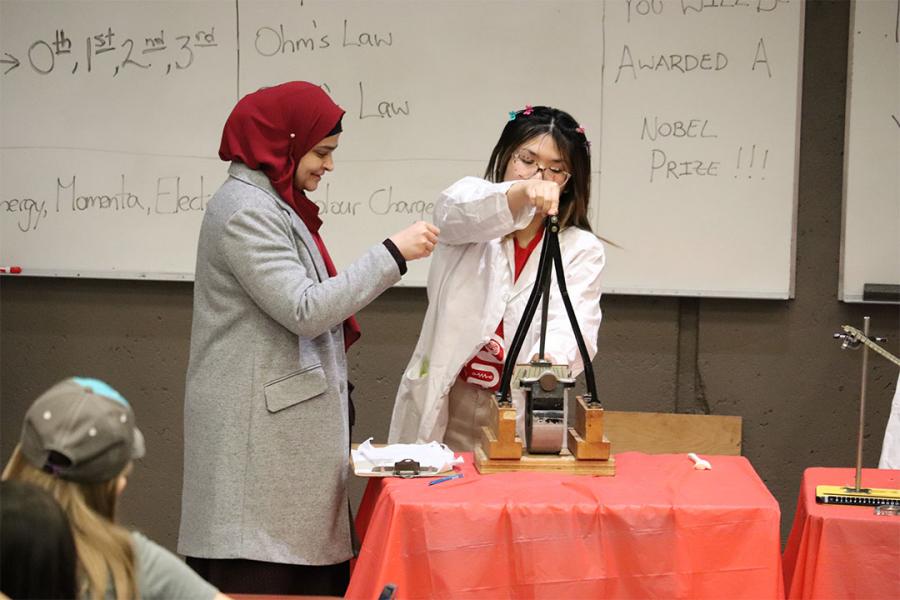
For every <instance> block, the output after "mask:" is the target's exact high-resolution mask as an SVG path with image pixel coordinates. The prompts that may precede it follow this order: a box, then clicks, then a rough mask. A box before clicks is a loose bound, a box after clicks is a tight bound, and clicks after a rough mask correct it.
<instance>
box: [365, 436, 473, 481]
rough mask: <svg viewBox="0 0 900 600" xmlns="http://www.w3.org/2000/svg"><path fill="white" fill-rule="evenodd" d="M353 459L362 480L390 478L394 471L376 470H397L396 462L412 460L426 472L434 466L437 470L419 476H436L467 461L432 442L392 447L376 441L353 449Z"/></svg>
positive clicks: (369, 440)
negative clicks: (378, 469) (378, 443)
mask: <svg viewBox="0 0 900 600" xmlns="http://www.w3.org/2000/svg"><path fill="white" fill-rule="evenodd" d="M350 454H351V456H352V458H353V472H354V473H355V474H356V475H360V476H362V477H379V476H380V477H390V476H392V475H393V474H394V473H393V472H392V471H373V469H374V468H375V467H381V466H388V467H393V466H394V463H397V462H399V461H401V460H406V459H411V460H414V461H416V462H417V463H419V467H420V468H422V469H424V468H426V467H432V468H434V469H435V470H433V471H429V472H425V473H420V474H419V475H416V477H434V476H436V475H440V474H443V473H445V472H448V471H450V470H451V469H452V468H453V465H461V464H462V463H463V459H462V457H461V456H456V455H455V454H453V451H452V450H450V448H448V447H447V446H445V445H444V444H440V443H438V442H429V443H427V444H388V445H386V446H378V447H376V446H373V445H372V438H369V439H367V440H366V441H365V442H363V443H362V444H360V445H359V446H358V447H357V448H356V449H355V450H351V451H350Z"/></svg>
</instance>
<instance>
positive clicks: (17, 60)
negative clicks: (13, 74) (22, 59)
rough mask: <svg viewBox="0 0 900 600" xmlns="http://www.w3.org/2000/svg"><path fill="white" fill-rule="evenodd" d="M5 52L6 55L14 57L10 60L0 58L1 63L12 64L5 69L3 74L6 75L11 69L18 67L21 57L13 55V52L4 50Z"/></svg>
mask: <svg viewBox="0 0 900 600" xmlns="http://www.w3.org/2000/svg"><path fill="white" fill-rule="evenodd" d="M3 54H5V55H6V56H8V57H9V58H11V59H12V60H9V59H7V58H0V64H5V65H12V66H11V67H9V68H8V69H6V70H5V71H3V74H4V75H6V74H7V73H9V72H10V71H12V70H13V69H15V68H16V67H18V66H19V64H20V63H19V59H18V58H16V57H15V56H13V55H12V54H10V53H9V52H4V53H3Z"/></svg>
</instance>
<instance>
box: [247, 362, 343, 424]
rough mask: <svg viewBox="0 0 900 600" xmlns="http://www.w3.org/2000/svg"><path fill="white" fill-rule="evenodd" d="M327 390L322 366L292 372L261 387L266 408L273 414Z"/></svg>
mask: <svg viewBox="0 0 900 600" xmlns="http://www.w3.org/2000/svg"><path fill="white" fill-rule="evenodd" d="M327 389H328V382H327V381H326V380H325V371H324V369H322V365H314V366H312V367H306V368H304V369H301V370H299V371H294V372H293V373H289V374H288V375H285V376H283V377H279V378H278V379H274V380H272V381H269V382H268V383H266V384H264V385H263V392H264V393H265V396H266V408H267V409H269V412H273V413H274V412H278V411H280V410H284V409H285V408H288V407H291V406H293V405H295V404H299V403H300V402H304V401H306V400H309V399H310V398H315V397H316V396H319V395H321V394H323V393H325V390H327Z"/></svg>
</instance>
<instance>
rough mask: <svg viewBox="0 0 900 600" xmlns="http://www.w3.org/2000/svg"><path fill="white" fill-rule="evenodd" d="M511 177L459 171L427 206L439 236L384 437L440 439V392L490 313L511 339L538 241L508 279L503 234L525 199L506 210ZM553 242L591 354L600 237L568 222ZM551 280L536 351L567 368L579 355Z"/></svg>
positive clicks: (527, 345) (534, 332)
mask: <svg viewBox="0 0 900 600" xmlns="http://www.w3.org/2000/svg"><path fill="white" fill-rule="evenodd" d="M512 184H513V182H511V181H507V182H503V183H490V182H488V181H485V180H483V179H478V178H476V177H466V178H464V179H461V180H460V181H458V182H456V183H455V184H453V185H452V186H450V187H449V188H448V189H446V190H444V192H442V193H441V197H440V199H439V201H438V202H437V204H436V205H435V209H434V223H435V225H437V226H438V227H439V228H440V230H441V234H440V238H439V243H438V245H437V248H436V249H435V252H434V255H433V257H432V262H431V270H430V271H429V274H428V301H429V303H428V310H427V311H426V313H425V320H424V322H423V323H422V331H421V333H420V334H419V341H418V343H417V344H416V349H415V351H414V352H413V356H412V359H411V360H410V362H409V365H408V366H407V368H406V371H405V372H404V373H403V378H402V380H401V382H400V388H399V389H398V391H397V398H396V401H395V403H394V412H393V416H392V418H391V428H390V433H389V435H388V441H389V442H390V443H397V442H407V443H410V442H429V441H432V440H436V441H441V440H442V439H443V437H444V431H445V430H446V428H447V418H448V401H447V398H448V393H449V390H450V387H451V386H452V385H453V382H454V380H455V379H456V377H457V376H458V374H459V372H460V370H461V369H462V367H463V366H464V365H465V364H466V363H467V362H468V361H469V360H470V359H471V358H472V357H473V356H475V354H476V353H477V352H478V351H479V350H481V348H482V346H483V345H484V344H485V342H487V341H488V339H489V338H490V336H491V334H492V333H494V331H495V330H496V329H497V325H498V324H499V323H500V319H503V332H504V338H505V340H504V341H505V343H506V345H507V346H508V344H509V343H510V342H511V341H512V337H513V335H514V334H515V332H516V329H517V328H518V325H519V319H520V318H521V316H522V313H523V312H524V309H525V305H526V304H527V302H528V296H529V294H530V293H531V290H532V288H533V286H534V280H535V277H536V275H537V267H538V261H539V258H540V249H541V247H542V244H543V240H541V242H540V243H539V244H538V246H537V248H535V250H534V252H532V254H531V256H530V257H529V259H528V262H527V263H526V264H525V267H524V269H523V270H522V273H521V274H520V276H519V279H518V280H517V281H516V282H515V283H513V279H514V269H515V259H514V246H513V244H514V243H515V240H514V239H513V237H512V236H508V235H507V234H510V233H512V232H514V231H517V230H519V229H524V228H525V227H526V226H527V225H528V224H529V223H530V222H531V220H532V219H533V217H534V207H532V206H528V207H525V208H523V209H522V210H521V211H520V214H517V215H513V214H512V212H511V211H510V209H509V204H508V200H507V197H506V192H507V190H508V189H509V187H510V186H511V185H512ZM559 245H560V250H561V254H562V262H563V271H564V273H565V276H566V287H567V289H568V292H569V298H570V300H571V301H572V304H573V306H574V309H575V313H576V315H577V317H578V324H579V327H580V329H581V334H582V336H583V338H584V342H585V345H586V346H587V349H588V353H589V355H590V356H591V358H593V357H594V355H595V354H596V352H597V332H598V330H599V328H600V319H601V313H600V272H601V271H602V270H603V265H604V263H605V260H606V259H605V256H604V253H603V244H602V243H601V242H600V240H599V239H598V238H597V236H595V235H594V234H592V233H590V232H588V231H584V230H582V229H578V228H576V227H568V228H566V229H565V230H563V231H561V232H560V233H559ZM552 280H553V285H552V287H551V293H550V305H549V310H548V320H547V321H548V323H547V337H546V345H545V352H546V354H547V355H548V356H550V357H552V358H553V359H554V360H556V361H557V362H560V363H568V364H569V365H570V367H571V369H572V373H573V375H577V374H579V373H581V371H583V365H582V360H581V355H580V353H579V352H578V346H577V344H576V342H575V336H574V334H573V333H572V327H571V325H569V319H568V316H567V315H566V312H565V306H564V305H563V302H562V297H561V295H560V292H559V289H558V286H557V284H556V272H555V271H554V273H553V277H552ZM540 322H541V315H540V310H537V311H536V314H535V317H534V319H533V321H532V323H531V327H530V328H529V330H528V334H527V336H526V338H525V342H524V344H523V345H522V351H521V352H520V354H519V358H518V361H517V362H519V363H522V362H528V361H529V360H531V357H532V356H533V355H534V354H536V353H537V352H538V350H539V346H540ZM514 400H515V401H516V402H517V405H520V404H521V402H522V397H521V395H518V394H514ZM518 408H519V411H518V412H519V413H520V415H521V414H522V407H521V406H518Z"/></svg>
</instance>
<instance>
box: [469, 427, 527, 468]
mask: <svg viewBox="0 0 900 600" xmlns="http://www.w3.org/2000/svg"><path fill="white" fill-rule="evenodd" d="M479 448H483V452H484V454H485V455H487V456H489V457H490V458H491V459H495V460H518V459H520V458H522V440H521V439H519V438H517V437H515V430H513V440H512V441H502V440H498V439H497V436H496V435H494V432H493V431H492V430H491V428H490V427H482V428H481V446H479Z"/></svg>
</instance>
